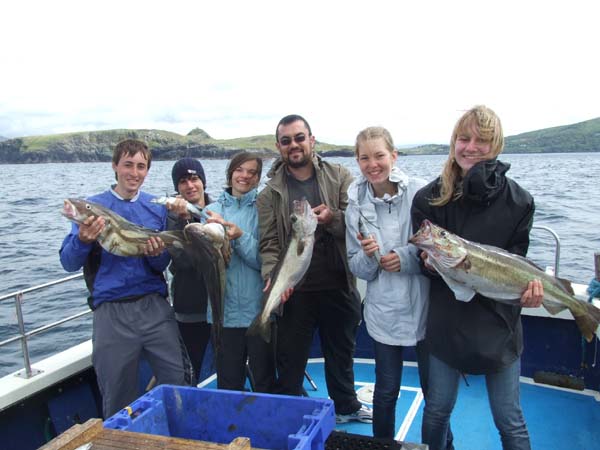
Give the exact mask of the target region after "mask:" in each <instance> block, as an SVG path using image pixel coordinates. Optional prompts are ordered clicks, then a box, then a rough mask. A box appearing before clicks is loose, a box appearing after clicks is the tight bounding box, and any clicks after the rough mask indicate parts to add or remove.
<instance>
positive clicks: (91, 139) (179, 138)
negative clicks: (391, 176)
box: [0, 118, 600, 164]
mask: <svg viewBox="0 0 600 450" xmlns="http://www.w3.org/2000/svg"><path fill="white" fill-rule="evenodd" d="M127 138H131V139H140V140H143V141H145V142H147V143H148V146H149V147H150V148H151V149H152V155H153V158H154V159H156V160H175V159H178V158H181V157H183V156H192V157H196V158H229V157H231V155H233V154H234V153H236V152H238V151H240V150H247V151H251V152H255V153H256V154H258V155H260V156H262V157H267V158H268V157H274V156H277V155H278V152H277V149H276V147H275V136H274V135H272V134H268V135H261V136H250V137H242V138H236V139H213V138H212V137H211V136H210V135H209V134H208V133H207V132H206V131H204V130H202V129H201V128H195V129H193V130H192V131H190V132H189V133H188V134H187V135H185V136H183V135H180V134H177V133H172V132H170V131H164V130H130V129H120V130H105V131H86V132H77V133H64V134H52V135H45V136H28V137H21V138H15V139H7V140H4V141H1V142H0V164H11V163H44V162H80V161H81V162H89V161H110V159H111V156H112V151H113V149H114V146H115V145H116V144H117V142H119V141H121V140H123V139H127ZM316 148H317V151H318V152H319V153H320V154H322V155H324V156H353V155H354V149H353V148H352V146H342V145H333V144H327V143H324V142H318V145H317V147H316ZM448 148H449V147H448V146H447V145H439V144H429V145H421V146H418V147H413V148H403V149H402V153H404V154H407V155H415V154H445V153H447V152H448ZM504 151H505V152H506V153H533V152H541V153H544V152H551V153H554V152H565V153H568V152H596V151H600V118H597V119H592V120H588V121H586V122H580V123H576V124H572V125H565V126H560V127H553V128H546V129H543V130H538V131H530V132H528V133H522V134H519V135H516V136H510V137H507V138H506V145H505V150H504Z"/></svg>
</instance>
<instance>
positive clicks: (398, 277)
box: [346, 167, 429, 346]
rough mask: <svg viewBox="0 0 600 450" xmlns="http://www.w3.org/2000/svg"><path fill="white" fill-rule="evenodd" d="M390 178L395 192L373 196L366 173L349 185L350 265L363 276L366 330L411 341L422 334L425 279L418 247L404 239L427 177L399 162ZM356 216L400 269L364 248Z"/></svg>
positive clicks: (389, 340) (384, 338) (391, 340)
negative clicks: (410, 171)
mask: <svg viewBox="0 0 600 450" xmlns="http://www.w3.org/2000/svg"><path fill="white" fill-rule="evenodd" d="M389 179H390V181H392V182H393V183H396V185H397V186H398V192H397V194H395V195H393V196H389V195H387V194H386V195H385V196H384V197H383V198H377V197H375V195H374V194H373V189H372V187H371V186H370V184H369V183H368V181H367V179H366V178H365V177H364V176H360V177H359V178H357V179H356V180H355V181H354V182H353V183H352V184H351V185H350V187H349V189H348V208H347V209H346V246H347V254H348V264H349V267H350V270H351V271H352V273H353V274H354V275H355V276H356V277H357V278H361V279H363V280H366V281H367V293H366V296H365V299H364V318H365V322H366V325H367V331H368V332H369V335H370V336H371V337H372V338H373V339H375V340H376V341H377V342H380V343H383V344H387V345H401V346H413V345H415V344H416V343H417V342H418V341H420V340H422V339H424V337H425V326H426V322H427V306H428V304H429V280H428V279H427V278H426V277H425V276H423V275H421V270H420V267H419V260H418V256H417V248H416V247H414V246H413V245H412V244H408V238H409V237H410V236H411V234H412V225H411V219H410V207H411V204H412V199H413V197H414V195H415V193H416V192H417V191H418V190H419V189H420V188H421V187H423V186H425V184H426V182H425V180H422V179H419V178H410V179H409V177H408V176H407V175H406V174H405V173H404V172H402V171H401V170H400V169H399V168H397V167H394V168H392V172H391V173H390V177H389ZM361 216H362V217H361ZM359 218H361V220H362V221H363V223H364V224H365V226H366V228H367V229H368V230H369V233H370V234H371V235H372V236H373V237H374V238H375V239H376V240H377V243H378V244H379V249H380V253H381V254H382V255H385V254H387V253H389V252H390V251H393V252H395V253H397V254H398V256H399V257H400V271H399V272H387V271H384V270H382V269H380V268H379V265H378V264H377V261H376V260H375V258H373V257H368V256H367V255H366V254H365V253H364V252H363V250H362V247H361V245H360V242H359V240H358V238H357V234H358V232H359V224H358V221H359Z"/></svg>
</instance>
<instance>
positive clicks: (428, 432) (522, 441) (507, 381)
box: [422, 355, 531, 450]
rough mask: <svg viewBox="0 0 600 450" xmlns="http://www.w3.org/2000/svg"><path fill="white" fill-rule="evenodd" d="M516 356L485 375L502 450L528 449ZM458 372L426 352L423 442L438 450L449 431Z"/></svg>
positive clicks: (528, 443)
mask: <svg viewBox="0 0 600 450" xmlns="http://www.w3.org/2000/svg"><path fill="white" fill-rule="evenodd" d="M520 372H521V361H520V360H519V359H517V360H516V361H515V362H513V363H512V364H511V365H509V366H508V367H506V368H504V369H503V370H501V371H500V372H496V373H492V374H487V375H485V382H486V386H487V391H488V400H489V402H490V408H491V410H492V415H493V417H494V422H495V424H496V428H498V431H499V432H500V437H501V439H502V448H503V449H504V450H530V449H531V445H530V442H529V433H528V431H527V426H526V424H525V419H524V417H523V412H522V410H521V404H520V391H519V374H520ZM459 381H460V372H459V371H458V370H456V369H454V368H453V367H450V366H449V365H448V364H446V363H444V362H443V361H441V360H439V359H438V358H436V357H435V356H433V355H429V387H428V393H427V398H426V402H425V410H424V412H423V430H422V432H423V443H425V444H428V445H429V448H430V450H442V449H444V448H445V447H444V445H445V443H446V433H447V431H448V430H449V423H450V415H451V414H452V410H453V408H454V404H455V403H456V398H457V396H458V385H459Z"/></svg>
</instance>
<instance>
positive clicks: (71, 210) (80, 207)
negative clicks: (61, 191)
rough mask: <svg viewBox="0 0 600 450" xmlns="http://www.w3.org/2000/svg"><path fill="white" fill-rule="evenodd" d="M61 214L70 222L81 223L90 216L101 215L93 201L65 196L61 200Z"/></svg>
mask: <svg viewBox="0 0 600 450" xmlns="http://www.w3.org/2000/svg"><path fill="white" fill-rule="evenodd" d="M61 214H62V215H63V216H65V217H66V218H67V219H69V220H70V221H71V222H75V223H78V224H81V223H83V222H84V221H85V220H86V219H87V218H88V217H90V216H94V217H97V216H100V215H102V214H101V212H100V211H99V210H97V208H95V205H94V204H93V203H90V202H87V201H85V200H84V199H81V198H67V199H65V200H64V202H63V209H62V211H61Z"/></svg>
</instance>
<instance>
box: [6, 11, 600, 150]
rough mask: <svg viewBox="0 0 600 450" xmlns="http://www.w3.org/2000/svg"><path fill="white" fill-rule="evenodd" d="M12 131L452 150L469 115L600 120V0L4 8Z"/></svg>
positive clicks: (519, 127) (543, 121)
mask: <svg viewBox="0 0 600 450" xmlns="http://www.w3.org/2000/svg"><path fill="white" fill-rule="evenodd" d="M0 17H1V19H0V42H1V44H0V136H4V137H9V138H13V137H21V136H32V135H40V134H54V133H67V132H74V131H90V130H107V129H115V128H155V129H162V130H167V131H172V132H176V133H179V134H187V133H188V132H189V131H190V130H192V129H193V128H196V127H199V128H202V129H203V130H205V131H206V132H207V133H208V134H210V135H211V136H212V137H213V138H216V139H229V138H236V137H245V136H253V135H262V134H273V133H274V128H275V126H276V124H277V122H278V121H279V119H280V118H281V117H283V116H285V115H287V114H292V113H294V114H301V115H302V116H304V117H305V118H306V119H307V120H308V122H309V123H310V125H311V128H312V131H313V134H314V135H315V136H316V138H317V140H320V141H323V142H329V143H333V144H341V145H347V144H353V143H354V140H355V137H356V135H357V134H358V132H359V131H360V130H362V129H363V128H365V127H367V126H371V125H380V126H384V127H386V128H387V129H389V130H390V132H391V133H392V136H393V138H394V141H395V143H396V145H398V146H404V145H417V144H426V143H440V144H444V143H448V140H449V138H450V135H451V132H452V128H453V126H454V123H455V122H456V120H457V119H458V118H459V117H460V116H461V115H462V113H463V112H464V111H465V110H467V109H469V108H470V107H472V106H474V105H477V104H485V105H487V106H489V107H490V108H492V109H493V110H495V111H496V113H497V114H498V115H499V116H500V119H501V121H502V124H503V127H504V132H505V135H507V136H510V135H514V134H519V133H523V132H527V131H533V130H537V129H541V128H548V127H553V126H560V125H567V124H570V123H576V122H581V121H584V120H589V119H593V118H596V117H600V86H599V84H600V70H599V69H600V57H598V55H599V54H600V45H599V44H600V26H599V25H598V23H599V20H598V17H600V2H598V1H581V0H568V1H565V0H563V1H554V0H546V1H538V0H519V1H513V0H504V1H498V0H497V1H494V2H489V1H484V0H478V1H466V0H448V1H437V0H430V1H427V0H421V1H410V2H409V1H403V0H396V1H380V0H368V1H360V2H355V1H353V0H345V1H338V0H330V1H328V0H318V1H313V0H303V1H297V2H288V1H284V0H278V1H260V0H245V1H238V0H230V1H227V0H220V1H219V0H216V1H214V0H213V1H201V0H198V1H192V0H190V1H180V0H168V1H154V0H147V1H132V0H119V1H113V0H102V1H99V0H78V1H64V0H52V1H47V0H43V1H42V0H38V1H36V0H19V1H14V0H13V1H10V0H9V1H4V2H2V3H1V4H0Z"/></svg>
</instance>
